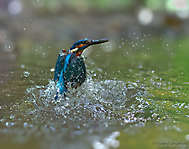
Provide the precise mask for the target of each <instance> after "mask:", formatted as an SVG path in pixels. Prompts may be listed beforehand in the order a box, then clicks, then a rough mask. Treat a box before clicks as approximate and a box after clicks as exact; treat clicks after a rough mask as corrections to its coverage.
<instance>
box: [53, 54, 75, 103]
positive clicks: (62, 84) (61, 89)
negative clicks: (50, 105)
mask: <svg viewBox="0 0 189 149" xmlns="http://www.w3.org/2000/svg"><path fill="white" fill-rule="evenodd" d="M71 56H72V54H68V55H67V56H66V58H65V62H64V67H63V68H62V70H61V73H60V76H59V80H58V82H57V84H56V88H57V92H56V96H55V100H57V99H58V95H59V93H60V94H64V93H65V92H66V91H67V89H66V87H65V82H64V73H65V71H66V68H67V67H68V64H69V60H70V58H71ZM59 62H60V61H59Z"/></svg>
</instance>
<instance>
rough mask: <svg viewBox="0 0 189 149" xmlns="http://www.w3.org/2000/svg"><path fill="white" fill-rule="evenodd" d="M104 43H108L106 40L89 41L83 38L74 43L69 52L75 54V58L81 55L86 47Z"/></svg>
mask: <svg viewBox="0 0 189 149" xmlns="http://www.w3.org/2000/svg"><path fill="white" fill-rule="evenodd" d="M104 42H108V40H107V39H100V40H89V39H87V38H85V39H83V40H79V41H77V42H75V43H74V44H73V46H72V47H71V48H70V50H69V52H70V53H75V54H76V56H80V55H81V54H82V53H83V51H84V49H86V48H87V47H89V46H91V45H95V44H100V43H104Z"/></svg>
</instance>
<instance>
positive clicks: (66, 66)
mask: <svg viewBox="0 0 189 149" xmlns="http://www.w3.org/2000/svg"><path fill="white" fill-rule="evenodd" d="M107 41H108V40H105V39H103V40H91V41H89V40H88V39H84V40H79V41H78V42H76V43H75V44H74V45H73V46H72V47H71V48H70V49H69V50H68V51H65V50H62V52H61V53H60V54H59V55H58V58H57V61H56V66H55V73H54V81H55V82H56V88H57V93H56V95H55V100H57V99H58V96H59V95H60V94H63V95H64V94H65V93H66V92H67V89H68V86H69V87H71V88H77V87H78V86H80V85H81V84H82V83H83V82H84V81H85V79H86V67H85V63H84V59H83V57H82V56H81V54H82V52H83V50H84V49H85V48H87V47H88V46H90V45H93V44H99V43H104V42H107Z"/></svg>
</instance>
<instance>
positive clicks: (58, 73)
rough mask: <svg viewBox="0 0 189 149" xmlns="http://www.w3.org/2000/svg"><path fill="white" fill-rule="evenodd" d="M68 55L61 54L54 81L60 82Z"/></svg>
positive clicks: (57, 62)
mask: <svg viewBox="0 0 189 149" xmlns="http://www.w3.org/2000/svg"><path fill="white" fill-rule="evenodd" d="M65 58H66V55H63V54H59V55H58V58H57V61H56V65H55V72H54V81H58V79H59V77H60V74H61V71H62V69H63V67H64V61H65Z"/></svg>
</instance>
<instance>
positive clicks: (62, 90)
mask: <svg viewBox="0 0 189 149" xmlns="http://www.w3.org/2000/svg"><path fill="white" fill-rule="evenodd" d="M56 88H57V91H56V95H55V96H54V99H55V100H57V99H58V97H59V95H64V96H65V92H66V91H67V89H66V87H65V86H64V82H59V81H58V82H57V84H56Z"/></svg>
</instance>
